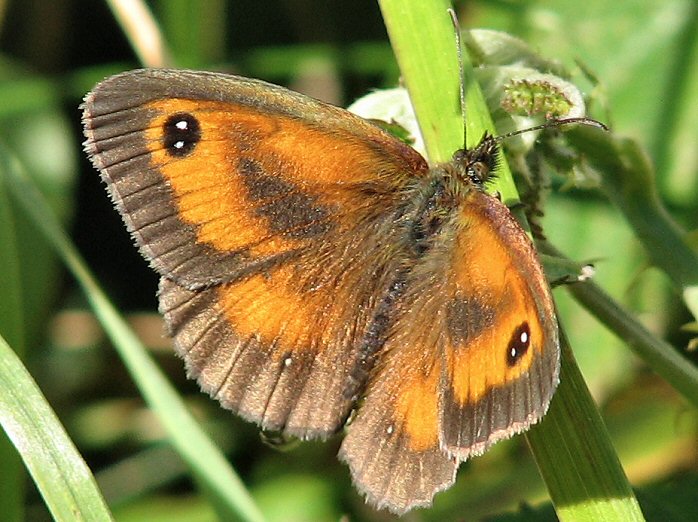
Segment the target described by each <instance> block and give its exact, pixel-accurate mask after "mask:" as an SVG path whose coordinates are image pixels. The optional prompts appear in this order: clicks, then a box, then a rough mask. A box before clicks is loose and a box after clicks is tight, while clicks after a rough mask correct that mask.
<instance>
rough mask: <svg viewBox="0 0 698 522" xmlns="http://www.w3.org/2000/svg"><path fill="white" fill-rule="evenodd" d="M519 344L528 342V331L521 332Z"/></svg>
mask: <svg viewBox="0 0 698 522" xmlns="http://www.w3.org/2000/svg"><path fill="white" fill-rule="evenodd" d="M520 339H521V344H526V343H527V342H528V332H525V331H524V332H521V337H520Z"/></svg>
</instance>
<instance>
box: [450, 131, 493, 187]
mask: <svg viewBox="0 0 698 522" xmlns="http://www.w3.org/2000/svg"><path fill="white" fill-rule="evenodd" d="M498 164H499V151H498V150H497V139H496V138H494V137H493V136H492V135H490V134H488V133H485V134H484V135H483V136H482V139H481V140H480V143H479V144H478V145H477V146H476V147H475V148H472V149H467V148H463V149H460V150H457V151H456V152H455V153H454V154H453V160H452V165H453V166H454V167H455V168H456V171H457V173H458V175H459V177H460V178H461V179H463V180H466V181H469V182H471V183H472V184H474V185H475V186H476V187H482V186H483V185H485V184H486V183H487V182H488V181H489V180H490V179H492V178H493V177H494V172H495V171H496V170H497V165H498Z"/></svg>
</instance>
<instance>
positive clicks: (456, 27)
mask: <svg viewBox="0 0 698 522" xmlns="http://www.w3.org/2000/svg"><path fill="white" fill-rule="evenodd" d="M448 14H449V15H451V23H452V24H453V30H454V31H455V33H456V55H457V56H458V79H459V85H460V113H461V115H462V116H463V148H465V145H466V141H465V138H466V132H467V125H466V124H465V83H464V78H465V76H464V74H465V72H464V71H463V45H462V44H463V42H461V33H460V24H459V23H458V16H456V12H455V11H454V10H453V9H452V8H450V7H449V8H448Z"/></svg>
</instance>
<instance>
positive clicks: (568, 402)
mask: <svg viewBox="0 0 698 522" xmlns="http://www.w3.org/2000/svg"><path fill="white" fill-rule="evenodd" d="M561 345H562V346H561V348H562V355H563V357H562V368H561V371H560V386H559V388H558V390H557V392H556V394H555V396H554V397H553V401H552V403H551V404H550V410H549V411H548V414H547V415H546V416H545V418H544V420H543V422H541V423H540V424H538V425H536V426H534V427H533V428H531V430H530V431H529V432H528V433H527V434H526V438H527V440H528V443H529V445H530V447H531V450H532V451H533V454H534V456H535V459H536V463H537V464H538V468H539V470H540V472H541V475H542V476H543V478H544V479H545V483H546V486H547V487H548V491H549V492H550V498H551V499H552V501H553V504H554V505H555V511H556V512H557V516H558V518H559V519H560V520H561V521H592V520H604V521H607V522H613V521H618V522H632V521H642V520H645V519H644V517H643V515H642V511H641V510H640V506H639V504H638V502H637V499H636V498H635V494H634V493H633V491H632V488H631V487H630V484H629V483H628V480H627V478H626V477H625V473H624V471H623V468H622V467H621V464H620V461H619V459H618V456H617V455H616V452H615V450H614V448H613V444H612V443H611V439H610V437H609V435H608V431H607V430H606V426H605V425H604V423H603V420H602V418H601V415H600V414H599V412H598V410H597V409H596V406H595V405H594V401H593V399H592V397H591V394H590V393H589V389H588V388H587V386H586V384H585V383H584V379H583V378H582V374H581V373H580V371H579V368H578V367H577V364H576V362H575V360H574V355H573V354H572V351H571V349H570V347H569V344H568V342H567V338H566V337H565V336H564V332H563V338H562V342H561Z"/></svg>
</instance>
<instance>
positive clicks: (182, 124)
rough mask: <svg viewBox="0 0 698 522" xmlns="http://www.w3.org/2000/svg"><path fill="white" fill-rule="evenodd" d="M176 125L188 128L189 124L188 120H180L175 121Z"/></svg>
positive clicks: (183, 128) (180, 128)
mask: <svg viewBox="0 0 698 522" xmlns="http://www.w3.org/2000/svg"><path fill="white" fill-rule="evenodd" d="M175 127H177V128H178V129H179V130H187V128H188V127H189V124H188V123H187V121H186V120H179V121H178V122H177V123H175Z"/></svg>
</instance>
